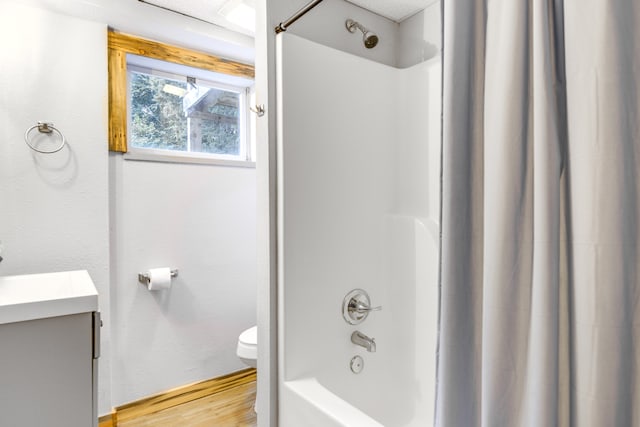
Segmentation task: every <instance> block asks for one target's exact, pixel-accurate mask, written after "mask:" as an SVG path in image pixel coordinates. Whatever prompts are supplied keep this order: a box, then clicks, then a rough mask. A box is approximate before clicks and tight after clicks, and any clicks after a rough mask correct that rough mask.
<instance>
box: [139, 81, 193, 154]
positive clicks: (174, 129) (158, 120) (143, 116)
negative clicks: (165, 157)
mask: <svg viewBox="0 0 640 427" xmlns="http://www.w3.org/2000/svg"><path fill="white" fill-rule="evenodd" d="M129 90H130V93H131V131H130V138H131V144H132V145H133V146H134V147H145V148H159V149H163V150H181V151H187V120H186V118H185V116H184V112H183V108H182V95H183V94H184V93H186V91H187V83H185V82H180V81H177V80H171V79H166V78H162V77H157V76H151V75H148V74H143V73H137V72H132V73H131V74H130V80H129Z"/></svg>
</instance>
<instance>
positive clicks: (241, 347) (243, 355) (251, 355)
mask: <svg viewBox="0 0 640 427" xmlns="http://www.w3.org/2000/svg"><path fill="white" fill-rule="evenodd" d="M236 354H237V355H238V358H240V360H242V361H243V362H244V363H245V364H246V365H248V366H251V367H253V368H256V367H257V366H258V362H257V359H258V327H257V326H254V327H252V328H249V329H247V330H246V331H244V332H242V333H241V334H240V336H239V337H238V348H237V349H236Z"/></svg>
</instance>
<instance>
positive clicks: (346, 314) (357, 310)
mask: <svg viewBox="0 0 640 427" xmlns="http://www.w3.org/2000/svg"><path fill="white" fill-rule="evenodd" d="M380 310H382V307H381V306H378V307H372V306H371V300H370V299H369V295H367V293H366V292H365V291H364V290H362V289H354V290H352V291H351V292H349V293H348V294H347V296H345V297H344V300H342V317H343V318H344V320H345V322H347V323H348V324H350V325H357V324H359V323H362V322H363V321H364V320H365V319H366V318H367V316H368V315H369V313H370V312H372V311H380Z"/></svg>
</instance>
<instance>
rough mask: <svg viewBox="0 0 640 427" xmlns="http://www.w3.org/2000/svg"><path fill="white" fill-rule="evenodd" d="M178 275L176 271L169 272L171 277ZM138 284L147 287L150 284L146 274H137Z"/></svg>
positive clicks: (149, 278)
mask: <svg viewBox="0 0 640 427" xmlns="http://www.w3.org/2000/svg"><path fill="white" fill-rule="evenodd" d="M177 275H178V270H171V277H176V276H177ZM138 282H140V283H142V284H144V285H148V284H149V282H151V277H149V274H148V273H138Z"/></svg>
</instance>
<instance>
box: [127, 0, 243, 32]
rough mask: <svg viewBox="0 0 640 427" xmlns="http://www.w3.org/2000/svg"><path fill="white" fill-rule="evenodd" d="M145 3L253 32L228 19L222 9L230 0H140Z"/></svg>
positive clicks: (234, 28)
mask: <svg viewBox="0 0 640 427" xmlns="http://www.w3.org/2000/svg"><path fill="white" fill-rule="evenodd" d="M139 1H141V2H143V3H148V4H151V5H153V6H158V7H161V8H163V9H167V10H170V11H172V12H178V13H181V14H183V15H187V16H190V17H192V18H196V19H199V20H201V21H205V22H209V23H211V24H215V25H219V26H221V27H224V28H228V29H231V30H234V31H238V32H240V33H245V34H251V35H253V32H252V31H247V30H246V29H245V28H242V27H241V26H239V25H236V24H234V23H233V22H230V21H228V20H227V19H226V18H225V17H224V16H223V15H222V14H220V10H221V9H222V8H223V7H224V6H225V5H226V4H227V3H229V2H230V0H189V1H176V0H139Z"/></svg>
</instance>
